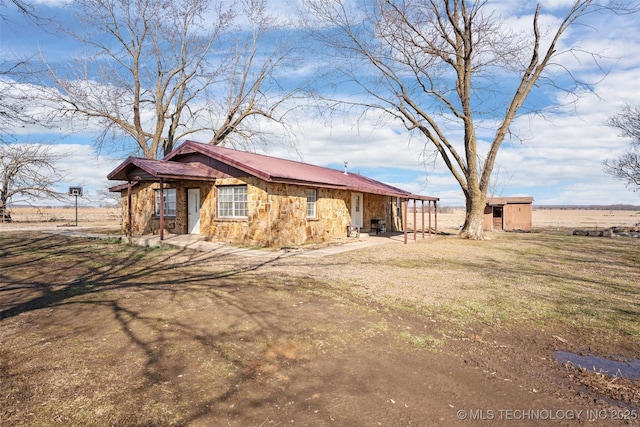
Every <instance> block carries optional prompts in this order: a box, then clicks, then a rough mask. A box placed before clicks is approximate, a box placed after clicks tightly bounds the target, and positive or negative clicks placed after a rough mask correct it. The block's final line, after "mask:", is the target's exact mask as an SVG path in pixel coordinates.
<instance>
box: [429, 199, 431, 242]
mask: <svg viewBox="0 0 640 427" xmlns="http://www.w3.org/2000/svg"><path fill="white" fill-rule="evenodd" d="M429 237H431V200H429Z"/></svg>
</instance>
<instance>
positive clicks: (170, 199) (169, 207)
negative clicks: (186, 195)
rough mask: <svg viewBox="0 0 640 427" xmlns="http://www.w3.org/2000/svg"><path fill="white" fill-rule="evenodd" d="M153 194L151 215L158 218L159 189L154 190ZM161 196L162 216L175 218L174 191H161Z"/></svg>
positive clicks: (170, 189)
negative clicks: (162, 197) (162, 196)
mask: <svg viewBox="0 0 640 427" xmlns="http://www.w3.org/2000/svg"><path fill="white" fill-rule="evenodd" d="M155 193H156V195H155V203H154V207H153V215H154V216H160V189H157V190H155ZM162 194H163V195H164V201H163V207H164V216H176V189H175V188H165V189H164V190H162Z"/></svg>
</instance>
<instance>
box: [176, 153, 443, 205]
mask: <svg viewBox="0 0 640 427" xmlns="http://www.w3.org/2000/svg"><path fill="white" fill-rule="evenodd" d="M194 152H197V153H201V154H203V155H205V156H208V157H211V158H214V159H216V160H218V161H220V162H223V163H226V164H228V165H231V166H233V167H235V168H237V169H240V170H242V171H244V172H247V173H249V174H251V175H254V176H256V177H258V178H261V179H263V180H265V181H268V182H282V183H290V184H299V185H315V186H320V187H329V188H342V189H346V190H351V191H361V192H363V193H373V194H383V195H388V196H396V197H410V198H417V199H422V200H438V198H435V197H428V196H418V195H414V194H411V193H410V192H408V191H405V190H402V189H400V188H397V187H393V186H391V185H387V184H384V183H382V182H380V181H376V180H374V179H371V178H367V177H365V176H362V175H359V174H354V173H348V174H345V173H344V172H342V171H339V170H336V169H331V168H326V167H322V166H316V165H312V164H309V163H303V162H297V161H293V160H286V159H280V158H277V157H271V156H266V155H263V154H256V153H250V152H247V151H239V150H234V149H230V148H224V147H219V146H215V145H209V144H202V143H199V142H195V141H186V142H185V143H183V144H182V145H181V146H180V147H179V148H177V149H176V150H174V151H173V152H171V153H169V154H168V155H167V157H165V159H164V160H170V159H172V158H175V157H178V156H180V155H182V154H188V153H194Z"/></svg>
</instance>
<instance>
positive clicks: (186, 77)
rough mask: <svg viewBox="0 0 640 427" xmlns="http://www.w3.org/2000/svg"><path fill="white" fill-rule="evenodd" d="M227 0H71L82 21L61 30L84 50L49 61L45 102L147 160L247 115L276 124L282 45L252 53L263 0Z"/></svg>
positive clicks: (258, 39)
mask: <svg viewBox="0 0 640 427" xmlns="http://www.w3.org/2000/svg"><path fill="white" fill-rule="evenodd" d="M231 3H232V2H221V1H211V0H167V1H162V2H159V1H156V0H138V1H134V0H76V1H75V2H74V10H76V11H77V18H78V21H79V22H80V23H81V24H82V26H81V28H80V29H75V30H73V32H72V33H71V35H72V36H73V37H74V38H75V40H77V41H79V42H81V44H82V45H83V46H85V47H86V48H87V52H86V55H85V56H84V59H83V60H81V61H80V62H78V63H76V64H73V66H71V67H70V68H68V69H62V68H60V67H59V66H55V67H54V66H53V65H51V66H50V67H49V71H50V76H51V78H52V79H53V82H54V83H55V86H56V88H57V91H56V92H55V93H54V92H50V93H51V94H53V95H54V96H53V97H52V98H51V99H50V101H52V102H55V103H59V104H61V105H62V113H63V114H64V115H66V116H67V117H69V118H71V119H72V120H73V121H74V123H80V122H81V120H86V121H87V122H89V123H94V124H97V125H99V126H100V127H101V128H102V129H103V132H102V135H101V137H100V139H99V143H98V145H99V146H100V147H102V148H104V147H106V145H107V144H108V143H112V142H113V141H114V140H116V139H119V140H122V137H123V136H124V137H125V141H131V139H128V138H133V140H134V141H135V145H134V146H135V147H136V150H139V151H141V152H142V155H143V156H144V157H147V158H156V157H159V156H162V155H164V154H167V153H168V152H170V151H171V150H172V149H173V148H174V147H175V145H176V143H177V142H178V141H179V140H181V139H184V138H185V137H187V136H188V135H192V134H194V133H196V132H199V133H200V134H203V133H205V134H206V133H207V132H208V134H209V135H211V136H210V137H207V138H208V139H209V142H210V143H211V144H223V143H226V142H229V141H234V137H239V138H240V139H242V137H244V136H246V135H249V134H250V133H251V131H250V129H252V128H251V124H250V123H249V120H247V119H248V118H253V117H257V116H259V117H262V118H267V119H269V120H275V121H278V122H282V121H283V116H284V114H285V113H286V111H283V112H282V113H280V112H279V109H280V108H281V107H283V104H285V103H286V101H287V100H288V99H289V98H290V97H291V96H292V94H293V93H294V92H292V91H283V90H281V89H282V88H281V87H279V86H278V85H277V82H276V81H275V72H274V70H276V69H278V67H283V66H284V65H285V61H286V59H287V55H288V54H289V53H290V51H289V50H284V51H273V52H271V54H269V53H266V52H260V53H261V55H258V51H259V49H260V48H261V47H262V45H261V43H262V40H263V38H265V37H266V36H267V35H268V33H269V31H271V30H273V29H274V28H276V21H275V20H274V19H272V18H270V17H269V16H268V15H267V14H266V10H265V4H266V0H240V1H238V2H234V4H232V5H231ZM225 4H229V5H230V6H225ZM239 20H242V25H241V24H239V23H238V21H239ZM247 26H248V27H249V28H247ZM242 37H245V38H246V37H248V40H249V41H248V42H247V43H246V44H243V43H242V42H240V41H239V40H240V39H241V38H242ZM43 83H44V84H46V82H43Z"/></svg>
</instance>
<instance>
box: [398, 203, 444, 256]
mask: <svg viewBox="0 0 640 427" xmlns="http://www.w3.org/2000/svg"><path fill="white" fill-rule="evenodd" d="M410 200H413V240H417V237H418V227H417V223H418V218H417V215H418V212H417V211H418V204H417V202H418V201H420V202H422V212H421V218H422V221H421V227H420V229H421V231H422V238H423V239H424V238H425V230H424V226H425V218H424V202H427V203H428V213H429V220H428V227H429V232H428V234H429V237H431V234H434V233H435V234H438V200H440V199H439V198H437V197H429V196H420V195H417V194H411V195H410V196H408V197H406V198H404V199H403V201H402V219H403V222H404V224H403V226H402V229H403V230H404V243H405V244H407V241H408V234H409V232H408V230H407V229H408V228H409V227H408V225H409V224H408V218H409V217H408V209H409V208H408V206H409V201H410ZM432 203H433V214H434V216H433V222H434V227H431V204H432Z"/></svg>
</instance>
